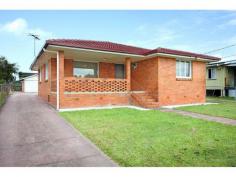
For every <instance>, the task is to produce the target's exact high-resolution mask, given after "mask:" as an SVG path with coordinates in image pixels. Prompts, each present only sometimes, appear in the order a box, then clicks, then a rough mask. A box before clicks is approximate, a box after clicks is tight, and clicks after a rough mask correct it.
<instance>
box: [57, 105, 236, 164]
mask: <svg viewBox="0 0 236 177" xmlns="http://www.w3.org/2000/svg"><path fill="white" fill-rule="evenodd" d="M60 114H61V116H63V117H64V118H65V119H66V120H67V121H68V122H70V123H71V124H72V125H73V126H74V127H75V128H77V129H78V130H79V131H80V132H82V133H83V134H84V135H85V136H86V137H88V138H89V139H90V140H91V141H92V142H93V143H95V144H96V145H97V146H98V147H99V148H100V149H101V150H103V151H104V152H105V153H106V154H107V155H109V156H110V157H111V158H112V159H113V160H114V161H116V162H117V163H119V165H121V166H175V167H178V166H236V151H235V149H236V127H235V126H229V125H224V124H220V123H215V122H208V121H204V120H198V119H193V118H190V117H186V116H181V115H178V114H175V113H164V112H160V111H158V110H149V111H140V110H134V109H128V108H122V109H105V110H87V111H74V112H62V113H60Z"/></svg>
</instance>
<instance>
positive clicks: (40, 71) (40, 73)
mask: <svg viewBox="0 0 236 177" xmlns="http://www.w3.org/2000/svg"><path fill="white" fill-rule="evenodd" d="M39 81H40V82H41V81H42V69H41V68H39Z"/></svg>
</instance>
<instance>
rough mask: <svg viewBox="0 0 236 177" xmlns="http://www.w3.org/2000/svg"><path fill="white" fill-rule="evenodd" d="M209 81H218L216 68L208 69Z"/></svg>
mask: <svg viewBox="0 0 236 177" xmlns="http://www.w3.org/2000/svg"><path fill="white" fill-rule="evenodd" d="M208 79H216V68H209V69H208Z"/></svg>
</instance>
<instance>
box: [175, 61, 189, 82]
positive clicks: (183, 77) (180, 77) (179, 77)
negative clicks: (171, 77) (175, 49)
mask: <svg viewBox="0 0 236 177" xmlns="http://www.w3.org/2000/svg"><path fill="white" fill-rule="evenodd" d="M178 61H179V62H189V65H190V66H189V67H190V71H189V72H190V73H189V77H185V76H177V62H178ZM175 68H176V69H175V70H176V71H175V72H176V78H177V79H192V61H189V60H183V59H176V66H175Z"/></svg>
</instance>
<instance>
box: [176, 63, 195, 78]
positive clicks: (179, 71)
mask: <svg viewBox="0 0 236 177" xmlns="http://www.w3.org/2000/svg"><path fill="white" fill-rule="evenodd" d="M191 71H192V65H191V61H181V60H176V77H177V78H191Z"/></svg>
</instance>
